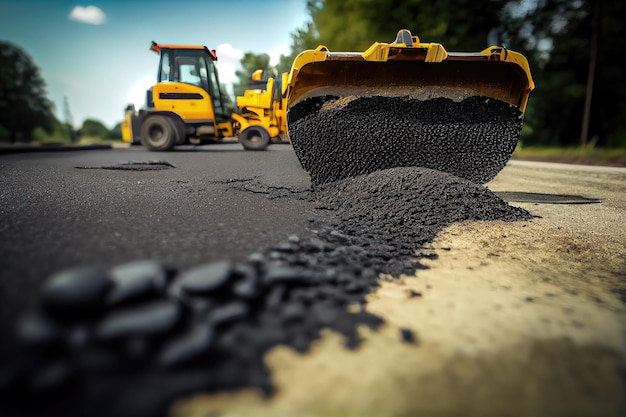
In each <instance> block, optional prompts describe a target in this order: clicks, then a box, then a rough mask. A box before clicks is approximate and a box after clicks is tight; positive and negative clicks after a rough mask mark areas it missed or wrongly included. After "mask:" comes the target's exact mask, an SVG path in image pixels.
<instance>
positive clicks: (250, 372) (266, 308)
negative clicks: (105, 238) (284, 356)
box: [0, 168, 530, 416]
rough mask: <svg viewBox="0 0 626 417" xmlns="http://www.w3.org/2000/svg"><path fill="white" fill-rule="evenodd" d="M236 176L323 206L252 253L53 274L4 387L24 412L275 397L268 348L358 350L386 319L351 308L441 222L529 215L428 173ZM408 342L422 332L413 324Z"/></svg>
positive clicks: (268, 195) (402, 267)
mask: <svg viewBox="0 0 626 417" xmlns="http://www.w3.org/2000/svg"><path fill="white" fill-rule="evenodd" d="M228 185H229V187H230V190H231V191H232V192H241V191H247V192H248V193H250V192H252V193H254V194H255V195H262V196H263V198H265V199H267V200H269V201H277V200H278V201H286V202H290V204H297V205H301V206H302V207H307V208H312V209H313V210H315V212H321V213H324V215H323V217H320V218H318V219H316V222H314V223H312V224H311V225H310V226H309V227H308V228H306V229H303V230H301V231H300V232H299V233H298V234H292V235H289V236H288V237H286V238H283V239H280V240H276V241H275V242H274V243H271V244H269V245H266V246H265V247H262V248H258V250H256V251H254V253H252V252H250V253H249V256H248V257H247V258H246V259H245V260H241V261H238V260H233V259H232V258H229V260H228V261H227V262H213V263H211V264H205V265H204V266H200V267H195V268H164V267H160V263H159V262H152V263H148V264H142V265H140V266H139V267H137V266H135V267H134V268H133V267H130V268H129V267H128V266H126V267H124V266H123V265H122V266H120V265H118V266H117V269H116V268H99V269H93V268H91V269H80V270H72V271H68V272H66V273H65V274H61V275H57V276H54V277H52V280H51V281H48V283H47V285H46V286H45V287H44V289H43V290H42V292H41V293H39V294H38V295H37V297H38V299H39V301H38V304H37V305H39V306H40V308H37V309H35V310H32V311H31V313H32V314H31V315H30V317H31V320H30V321H28V320H27V321H26V325H25V327H22V329H26V330H23V331H22V333H21V335H22V336H21V343H22V344H24V343H26V344H28V346H29V347H30V349H31V350H30V351H29V355H28V361H27V364H24V365H21V364H20V361H19V360H16V359H15V356H14V357H13V359H12V360H10V363H12V364H14V366H13V367H11V371H10V372H5V373H4V374H3V377H4V386H3V385H1V384H0V391H2V390H4V393H5V394H8V395H6V396H5V399H8V403H10V404H12V405H11V407H15V408H14V409H16V410H19V411H20V412H23V411H24V408H23V407H24V406H25V405H26V404H28V403H30V401H28V399H29V398H33V397H39V399H40V400H42V401H44V402H45V400H46V397H47V396H49V395H52V394H54V395H53V398H54V400H55V401H54V402H53V403H52V404H48V406H47V408H46V410H47V411H46V413H47V414H46V415H51V413H52V414H54V413H57V412H58V415H66V416H68V415H83V414H84V413H86V412H89V414H90V415H102V416H111V415H115V416H126V415H128V416H131V415H132V416H142V415H145V416H155V415H163V414H165V412H166V410H167V405H168V404H169V401H171V400H172V399H173V398H175V396H176V395H180V394H183V393H185V394H186V393H190V392H194V391H201V392H207V391H212V390H223V389H232V388H237V387H246V386H254V387H258V388H260V389H262V390H263V391H264V392H266V393H267V394H268V395H269V394H271V393H272V391H273V388H272V386H271V383H270V379H269V375H268V373H267V370H266V369H265V367H264V365H263V363H262V359H261V358H262V355H263V353H264V352H265V351H266V350H267V349H269V348H271V347H272V346H275V345H276V344H286V345H289V346H291V347H293V348H294V349H296V350H300V351H303V352H306V351H307V350H308V347H309V345H310V343H311V342H312V341H313V340H315V339H316V338H317V337H318V336H319V331H320V330H321V329H322V328H324V327H329V328H331V329H333V330H336V331H338V332H340V333H342V334H343V335H344V337H345V343H346V346H347V347H348V348H355V347H358V345H359V342H360V340H359V337H358V333H357V332H356V327H357V326H358V325H359V324H367V325H369V326H370V327H372V328H376V327H377V326H378V325H379V324H380V323H381V319H380V318H377V317H374V316H372V315H370V314H368V313H364V312H360V313H351V312H349V311H348V306H350V305H355V304H356V305H358V304H363V303H364V302H365V296H366V294H368V293H369V292H371V291H373V290H375V289H376V287H377V280H378V275H379V274H380V273H386V274H391V275H393V276H398V275H400V274H402V273H406V274H413V273H414V272H415V271H416V269H420V268H421V265H420V259H422V258H423V257H424V256H425V255H424V254H422V253H421V252H420V247H421V246H422V245H423V244H425V243H427V242H430V241H431V240H432V239H433V238H434V237H435V236H436V234H437V232H439V231H440V230H441V229H442V228H444V227H445V226H447V225H449V224H451V223H453V222H456V221H462V220H468V219H476V220H506V221H515V220H523V219H528V218H530V215H529V214H528V213H527V212H526V211H524V210H522V209H518V208H513V207H511V206H508V205H507V204H506V203H505V202H504V201H502V200H501V199H500V198H498V197H497V196H496V195H494V194H493V193H491V192H490V191H489V190H487V189H486V188H484V187H482V186H479V185H476V184H474V183H471V182H469V181H467V180H464V179H461V178H458V177H455V176H452V175H449V174H444V173H442V172H439V171H434V170H430V169H425V168H394V169H387V170H382V171H376V172H373V173H371V174H368V175H364V176H359V177H355V178H349V179H346V180H342V181H338V182H334V183H328V184H325V185H323V186H319V187H316V188H315V189H313V190H306V189H295V188H291V189H288V188H280V187H279V188H276V187H273V186H268V185H267V184H266V183H264V182H263V181H262V180H258V179H254V180H246V181H241V182H234V181H231V182H230V183H229V184H228ZM237 195H239V196H241V194H237ZM227 258H228V257H227ZM120 268H121V269H122V271H121V272H120ZM124 268H126V269H124ZM86 277H88V278H89V279H88V280H87V279H84V278H86ZM87 281H88V282H89V283H90V284H89V285H87V284H85V282H87ZM129 283H130V284H129ZM124 298H126V299H125V300H124ZM77 329H78V330H77ZM402 340H403V341H405V342H407V341H408V342H415V340H416V336H415V335H408V334H405V333H403V334H402V337H401V338H400V337H399V340H398V342H401V341H402ZM17 357H18V358H19V357H20V355H19V354H18V355H17ZM103 362H104V364H105V365H104V366H103ZM1 380H2V379H1V378H0V381H1ZM76 387H80V388H79V389H76ZM72 388H74V389H72ZM122 393H123V394H122ZM59 399H61V400H60V402H59ZM29 411H31V412H33V413H37V412H39V411H40V410H38V409H30V410H29ZM94 412H96V413H97V414H93V413H94Z"/></svg>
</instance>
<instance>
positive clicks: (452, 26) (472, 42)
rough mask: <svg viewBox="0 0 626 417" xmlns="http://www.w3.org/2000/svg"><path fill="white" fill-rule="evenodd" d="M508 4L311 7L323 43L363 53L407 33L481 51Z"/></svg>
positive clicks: (354, 0)
mask: <svg viewBox="0 0 626 417" xmlns="http://www.w3.org/2000/svg"><path fill="white" fill-rule="evenodd" d="M506 2H507V0H486V1H482V2H476V1H470V0H438V1H436V2H434V1H430V0H325V1H314V0H309V1H308V2H307V8H308V10H309V13H310V15H311V18H312V21H313V24H314V25H315V29H316V30H317V37H318V41H319V43H320V44H322V45H325V46H327V47H328V48H329V49H330V50H331V51H364V50H365V49H366V48H368V47H369V46H370V45H371V44H372V43H374V42H391V41H393V40H394V39H395V38H396V34H397V32H398V30H399V29H408V30H410V31H411V32H412V33H413V35H414V36H419V37H420V39H422V40H423V41H425V42H440V43H443V44H444V45H445V46H446V47H447V48H449V49H451V50H460V51H463V50H467V51H471V50H477V49H478V50H482V49H484V48H485V47H486V46H488V45H487V37H488V35H489V33H490V32H491V30H492V29H493V28H494V27H496V26H497V24H498V11H499V10H500V9H502V7H503V6H504V5H505V4H506Z"/></svg>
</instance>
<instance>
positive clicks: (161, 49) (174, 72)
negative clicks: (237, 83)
mask: <svg viewBox="0 0 626 417" xmlns="http://www.w3.org/2000/svg"><path fill="white" fill-rule="evenodd" d="M150 49H151V50H153V51H155V52H157V53H159V54H160V60H159V71H158V74H157V82H159V83H162V82H180V83H184V84H189V85H193V86H197V87H200V88H202V89H203V90H204V91H206V92H207V94H208V95H209V97H211V99H212V102H213V103H212V104H213V110H214V114H215V117H216V119H221V120H227V119H229V118H230V114H231V111H232V109H229V108H228V107H229V104H231V103H232V101H231V100H230V99H229V97H228V96H227V95H226V94H225V92H224V91H223V90H222V89H221V88H220V83H219V77H218V74H217V68H216V66H215V61H217V55H216V53H215V51H214V50H209V49H207V48H206V47H205V46H180V45H159V44H156V43H155V42H152V46H151V47H150ZM148 96H149V97H150V96H151V94H150V93H148ZM148 104H149V105H150V104H151V103H148ZM150 107H152V106H150Z"/></svg>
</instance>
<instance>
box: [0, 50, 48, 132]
mask: <svg viewBox="0 0 626 417" xmlns="http://www.w3.org/2000/svg"><path fill="white" fill-rule="evenodd" d="M53 119H54V115H53V105H52V102H51V101H50V100H48V98H47V97H46V84H45V82H44V80H43V78H42V77H41V75H40V73H39V68H38V67H37V66H36V65H35V63H34V62H33V60H32V58H31V57H30V56H29V55H28V54H27V53H26V52H25V51H24V50H23V49H22V48H21V47H19V46H17V45H14V44H12V43H10V42H6V41H0V126H1V127H2V129H0V131H4V132H5V133H4V137H6V139H7V140H8V141H9V142H11V143H15V142H18V141H20V142H30V141H31V140H32V138H33V131H34V130H35V128H37V127H41V128H43V129H44V130H45V131H46V132H48V133H52V127H53V126H52V121H53ZM0 136H2V135H0Z"/></svg>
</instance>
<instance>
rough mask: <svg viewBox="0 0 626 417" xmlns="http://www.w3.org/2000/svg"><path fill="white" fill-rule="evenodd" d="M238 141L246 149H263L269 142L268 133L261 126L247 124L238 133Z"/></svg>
mask: <svg viewBox="0 0 626 417" xmlns="http://www.w3.org/2000/svg"><path fill="white" fill-rule="evenodd" d="M239 142H241V145H242V146H243V147H244V149H246V150H248V151H263V150H265V149H266V148H267V146H268V145H269V144H270V133H269V132H268V131H267V129H265V128H264V127H263V126H258V125H252V126H248V127H247V128H245V129H244V130H243V131H242V132H241V133H240V134H239Z"/></svg>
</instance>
